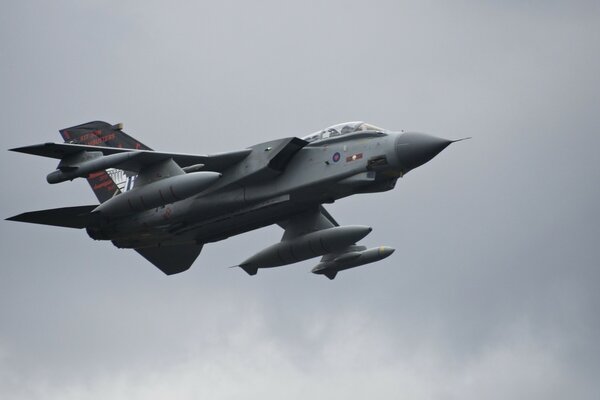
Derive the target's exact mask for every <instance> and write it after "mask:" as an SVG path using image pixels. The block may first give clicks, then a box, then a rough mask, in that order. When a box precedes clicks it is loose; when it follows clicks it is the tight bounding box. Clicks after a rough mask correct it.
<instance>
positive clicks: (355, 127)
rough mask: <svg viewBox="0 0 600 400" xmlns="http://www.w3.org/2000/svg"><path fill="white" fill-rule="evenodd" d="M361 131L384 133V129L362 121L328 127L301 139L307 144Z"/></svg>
mask: <svg viewBox="0 0 600 400" xmlns="http://www.w3.org/2000/svg"><path fill="white" fill-rule="evenodd" d="M363 131H374V132H385V129H382V128H379V127H377V126H375V125H371V124H367V123H365V122H362V121H353V122H344V123H342V124H337V125H333V126H330V127H329V128H326V129H323V130H322V131H319V132H315V133H313V134H312V135H308V136H305V137H304V138H303V139H304V140H306V141H307V142H314V141H315V140H320V139H329V138H332V137H335V136H340V135H346V134H348V133H355V132H363Z"/></svg>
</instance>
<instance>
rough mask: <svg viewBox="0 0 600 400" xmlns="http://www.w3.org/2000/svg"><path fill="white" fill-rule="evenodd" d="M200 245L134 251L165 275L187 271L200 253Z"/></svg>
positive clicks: (146, 248) (147, 248) (159, 247)
mask: <svg viewBox="0 0 600 400" xmlns="http://www.w3.org/2000/svg"><path fill="white" fill-rule="evenodd" d="M202 246H203V245H201V244H181V245H173V246H157V247H145V248H142V249H135V251H137V252H138V253H139V254H140V255H141V256H142V257H144V258H145V259H146V260H148V261H150V262H151V263H152V264H154V265H155V266H156V267H157V268H158V269H160V270H161V271H162V272H164V273H165V274H167V275H173V274H178V273H180V272H183V271H187V270H188V269H189V268H190V267H191V266H192V264H193V263H194V261H196V258H198V255H199V254H200V252H201V251H202Z"/></svg>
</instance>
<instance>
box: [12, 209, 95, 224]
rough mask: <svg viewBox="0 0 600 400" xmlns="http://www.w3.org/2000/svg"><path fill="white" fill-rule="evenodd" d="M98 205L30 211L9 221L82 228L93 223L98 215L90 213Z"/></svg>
mask: <svg viewBox="0 0 600 400" xmlns="http://www.w3.org/2000/svg"><path fill="white" fill-rule="evenodd" d="M96 207H98V205H97V204H96V205H91V206H77V207H63V208H53V209H50V210H40V211H30V212H26V213H23V214H19V215H15V216H14V217H10V218H6V220H7V221H18V222H30V223H33V224H43V225H53V226H63V227H65V228H77V229H82V228H85V227H86V226H89V225H91V224H92V223H93V222H94V221H95V220H96V218H97V217H98V216H96V215H92V214H90V213H91V211H92V210H93V209H95V208H96Z"/></svg>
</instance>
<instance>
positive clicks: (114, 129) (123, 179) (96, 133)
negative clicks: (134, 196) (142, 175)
mask: <svg viewBox="0 0 600 400" xmlns="http://www.w3.org/2000/svg"><path fill="white" fill-rule="evenodd" d="M122 128H123V126H122V125H121V124H117V125H111V124H108V123H106V122H102V121H93V122H88V123H86V124H81V125H77V126H73V127H71V128H65V129H62V130H60V134H61V136H62V137H63V139H64V140H65V143H75V144H86V145H90V146H104V147H118V148H123V149H136V150H152V149H151V148H150V147H148V146H146V145H145V144H143V143H142V142H140V141H138V140H136V139H134V138H132V137H131V136H129V135H128V134H126V133H125V132H123V131H122V130H121V129H122ZM134 179H135V177H134V176H130V175H128V174H127V172H126V171H122V170H120V169H114V168H111V169H107V170H104V171H98V172H94V173H92V174H90V175H89V176H88V178H87V181H88V183H89V184H90V186H91V187H92V190H93V191H94V194H95V195H96V197H97V198H98V200H99V201H100V202H101V203H104V202H105V201H106V200H108V199H110V198H111V197H113V196H114V195H116V194H118V193H121V192H122V191H127V190H129V189H131V188H132V187H133V180H134Z"/></svg>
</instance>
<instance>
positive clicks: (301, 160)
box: [8, 121, 462, 279]
mask: <svg viewBox="0 0 600 400" xmlns="http://www.w3.org/2000/svg"><path fill="white" fill-rule="evenodd" d="M60 134H61V136H62V138H63V139H64V143H43V144H37V145H32V146H25V147H19V148H15V149H11V150H12V151H16V152H20V153H26V154H33V155H37V156H42V157H50V158H54V159H58V160H59V162H58V165H57V167H56V170H54V171H52V172H51V173H50V174H48V176H47V177H46V179H47V181H48V183H51V184H55V183H59V182H65V181H70V180H73V179H76V178H85V179H87V181H88V183H89V184H90V186H91V187H92V190H93V191H94V193H95V195H96V197H97V198H98V201H99V204H92V205H84V206H76V207H64V208H57V209H50V210H41V211H33V212H26V213H23V214H19V215H16V216H14V217H11V218H8V220H11V221H21V222H31V223H37V224H46V225H53V226H61V227H67V228H77V229H86V231H87V233H88V235H89V236H90V237H91V238H92V239H95V240H110V241H111V242H112V243H113V244H114V245H115V246H116V247H118V248H125V249H134V250H135V251H137V252H138V253H139V254H141V255H142V256H143V257H145V258H146V259H147V260H148V261H150V262H151V263H152V264H154V265H155V266H156V267H158V268H159V269H160V270H161V271H162V272H164V273H165V274H167V275H171V274H177V273H180V272H183V271H186V270H187V269H189V268H190V266H191V265H192V264H193V263H194V261H195V260H196V258H197V257H198V255H199V254H200V251H201V250H202V247H203V246H204V245H205V244H206V243H212V242H217V241H220V240H223V239H226V238H228V237H230V236H234V235H239V234H241V233H244V232H248V231H251V230H254V229H258V228H261V227H265V226H268V225H272V224H278V225H279V226H281V227H282V228H283V229H284V233H283V237H282V238H281V241H280V242H279V243H275V244H273V245H271V246H269V247H267V248H265V249H263V250H261V251H259V252H258V253H256V254H254V255H252V256H251V257H248V258H247V259H245V260H243V261H241V262H240V263H239V264H238V265H236V267H240V268H241V269H243V270H244V271H245V272H247V273H248V274H249V275H255V274H256V273H257V271H258V270H259V269H262V268H273V267H279V266H283V265H288V264H292V263H296V262H299V261H303V260H307V259H310V258H314V257H321V260H320V262H319V263H318V264H317V265H316V266H315V267H314V268H313V269H312V272H313V273H315V274H320V275H324V276H326V277H327V278H329V279H334V278H335V276H336V274H337V273H338V272H340V271H343V270H346V269H349V268H354V267H358V266H361V265H365V264H369V263H372V262H375V261H379V260H382V259H384V258H386V257H388V256H390V255H391V254H392V253H393V252H394V249H393V248H391V247H386V246H379V247H374V248H370V249H367V247H365V246H362V245H359V244H357V242H358V241H360V240H361V239H363V238H364V237H365V236H367V235H368V234H369V233H370V232H371V230H372V229H371V228H370V227H368V226H363V225H340V224H338V222H337V221H336V220H335V219H334V218H333V217H332V216H331V215H330V214H329V212H327V211H326V210H325V208H324V207H323V204H328V203H333V202H335V201H336V200H339V199H342V198H344V197H348V196H351V195H354V194H359V193H375V192H385V191H388V190H391V189H393V188H394V186H395V185H396V182H397V180H398V178H401V177H402V176H404V175H405V174H406V173H408V172H409V171H411V170H413V169H415V168H417V167H419V166H421V165H423V164H425V163H426V162H428V161H429V160H431V159H432V158H433V157H435V156H436V155H437V154H438V153H440V152H441V151H442V150H443V149H445V148H446V147H447V146H448V145H449V144H451V143H453V142H455V141H452V140H447V139H442V138H438V137H434V136H430V135H427V134H423V133H415V132H392V131H388V130H386V129H382V128H378V127H377V126H374V125H370V124H368V123H364V122H347V123H342V124H338V125H334V126H331V127H329V128H326V129H323V130H320V131H318V132H315V133H313V134H311V135H308V136H306V137H303V138H301V139H300V138H297V137H286V138H282V139H276V140H272V141H269V142H265V143H260V144H257V145H254V146H251V147H248V148H246V149H241V150H235V151H229V152H225V153H219V154H212V155H194V154H182V153H166V152H159V151H153V150H152V149H150V148H149V147H148V146H146V145H144V144H143V143H141V142H140V141H138V140H136V139H134V138H133V137H131V136H129V135H127V134H126V133H125V132H123V125H122V124H116V125H111V124H109V123H107V122H102V121H94V122H89V123H86V124H82V125H77V126H73V127H71V128H65V129H62V130H60ZM459 140H462V139H459Z"/></svg>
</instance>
